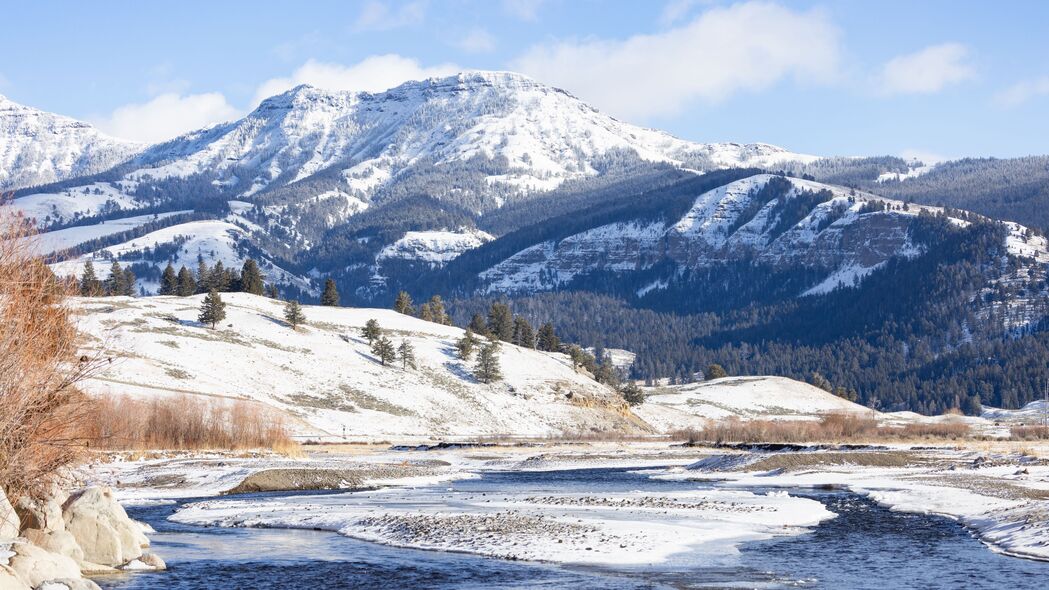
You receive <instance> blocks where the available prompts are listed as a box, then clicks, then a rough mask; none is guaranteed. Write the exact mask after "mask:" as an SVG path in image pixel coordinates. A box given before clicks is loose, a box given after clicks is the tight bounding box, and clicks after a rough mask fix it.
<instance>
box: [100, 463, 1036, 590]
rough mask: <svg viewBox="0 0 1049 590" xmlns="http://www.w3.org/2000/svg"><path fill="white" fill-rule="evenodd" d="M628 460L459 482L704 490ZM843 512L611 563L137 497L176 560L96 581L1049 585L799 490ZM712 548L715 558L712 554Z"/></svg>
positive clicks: (846, 497) (115, 584)
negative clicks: (211, 512)
mask: <svg viewBox="0 0 1049 590" xmlns="http://www.w3.org/2000/svg"><path fill="white" fill-rule="evenodd" d="M697 485H698V484H696V483H690V482H661V481H655V480H650V479H648V478H647V477H645V476H643V475H639V474H636V473H632V472H630V471H628V470H623V469H597V470H570V471H547V472H503V473H488V474H485V475H484V476H483V477H482V478H480V479H474V480H462V481H459V482H455V483H454V484H452V486H453V487H455V488H456V489H457V490H460V491H464V492H478V491H488V492H498V491H499V490H513V491H515V492H522V491H528V492H535V493H557V492H561V493H566V492H585V493H599V492H602V491H604V492H614V491H629V490H639V489H644V490H651V491H670V490H679V489H695V488H696V487H697ZM793 493H802V494H805V495H810V496H811V497H813V498H816V499H819V500H820V501H822V502H824V503H825V504H827V506H828V508H829V509H830V510H831V511H833V512H835V513H837V514H838V518H835V519H833V520H830V521H827V522H825V523H824V524H823V525H821V526H820V527H818V528H816V529H815V530H814V531H813V532H812V533H809V534H805V535H801V536H795V537H783V538H779V539H774V540H771V541H761V542H756V543H749V544H746V545H744V546H743V547H742V548H741V551H740V553H739V554H738V555H729V556H723V557H717V558H710V557H707V556H705V557H704V560H703V562H702V563H689V562H688V561H687V560H682V561H680V562H679V561H678V560H675V562H674V565H671V566H665V567H661V568H656V569H647V570H645V569H630V570H612V569H595V568H578V567H558V566H553V565H543V564H530V563H524V562H513V561H503V560H497V559H487V558H483V557H476V556H469V555H461V554H454V553H440V552H432V551H419V550H413V549H398V548H392V547H385V546H381V545H375V544H372V543H366V542H363V541H357V540H354V539H350V538H347V537H343V536H340V535H335V534H332V533H326V532H315V531H291V530H274V529H220V528H202V527H195V526H187V525H179V524H175V523H170V522H168V521H167V520H165V519H166V517H167V515H169V514H170V513H171V512H172V511H173V510H174V509H175V507H174V506H154V507H148V508H132V509H129V513H130V514H131V515H132V517H134V518H138V519H140V520H144V521H146V522H149V523H150V524H151V525H153V527H154V528H156V529H157V531H158V534H156V535H152V540H153V545H154V549H155V550H156V552H157V553H158V554H159V555H161V556H162V557H164V558H165V559H166V560H167V562H168V564H169V566H170V568H171V569H170V570H169V571H167V572H162V573H156V574H148V573H144V574H136V575H128V576H119V577H112V578H107V579H100V580H98V581H99V583H100V585H101V586H102V587H103V588H105V589H107V590H111V589H112V590H116V589H120V590H138V589H145V588H150V589H166V588H171V589H179V590H203V589H217V588H231V589H249V588H250V589H255V590H276V589H312V588H317V589H321V588H324V589H333V590H341V589H351V588H353V589H356V588H389V589H399V588H440V589H450V588H456V589H488V588H506V589H516V588H569V589H572V590H582V589H589V588H594V589H617V590H620V589H641V588H681V589H686V588H755V587H762V588H766V587H767V588H797V587H801V588H829V589H837V588H857V589H876V590H889V589H895V588H975V589H994V590H1005V589H1011V588H1045V587H1047V583H1049V563H1043V562H1035V561H1028V560H1022V559H1016V558H1012V557H1006V556H1003V555H999V554H997V553H994V552H992V551H990V550H989V549H987V548H986V547H985V546H984V545H982V544H981V543H980V542H979V541H977V540H976V539H974V538H972V537H971V536H970V535H969V534H968V533H967V532H966V531H965V529H963V528H962V527H960V526H959V525H958V524H956V523H954V522H952V521H950V520H947V519H944V518H939V517H932V516H925V515H914V514H903V513H896V512H891V511H889V510H886V509H884V508H881V507H879V506H877V505H876V504H874V503H873V502H871V501H869V500H867V499H865V498H860V497H857V496H854V495H851V494H845V493H822V492H793ZM711 559H713V560H714V561H711Z"/></svg>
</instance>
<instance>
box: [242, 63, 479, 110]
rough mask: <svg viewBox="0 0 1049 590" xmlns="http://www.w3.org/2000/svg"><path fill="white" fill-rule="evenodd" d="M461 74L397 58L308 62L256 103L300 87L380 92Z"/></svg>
mask: <svg viewBox="0 0 1049 590" xmlns="http://www.w3.org/2000/svg"><path fill="white" fill-rule="evenodd" d="M458 71H460V68H459V67H458V66H456V65H455V64H449V63H445V64H438V65H436V66H431V67H426V66H423V65H421V64H420V63H419V62H418V60H415V59H412V58H408V57H403V56H400V55H397V54H392V53H391V54H385V55H373V56H370V57H367V58H365V59H363V60H361V61H359V62H357V63H355V64H352V65H348V66H347V65H342V64H337V63H328V62H320V61H316V60H312V59H311V60H309V61H307V62H306V63H304V64H303V65H302V66H300V67H299V68H298V69H297V70H295V71H294V72H292V74H291V76H289V77H286V78H273V79H270V80H267V81H265V82H263V83H262V85H260V86H259V88H258V90H257V91H256V92H255V102H254V103H253V104H258V103H259V102H261V101H262V100H263V99H265V98H268V97H270V96H273V95H274V94H279V93H281V92H284V91H286V90H288V89H290V88H294V87H295V86H298V85H300V84H309V85H311V86H316V87H318V88H324V89H326V90H353V91H357V92H381V91H383V90H387V89H389V88H393V87H394V86H397V85H399V84H401V83H403V82H406V81H408V80H421V79H424V78H432V77H436V76H448V75H451V74H454V73H456V72H458Z"/></svg>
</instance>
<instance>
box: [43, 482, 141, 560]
mask: <svg viewBox="0 0 1049 590" xmlns="http://www.w3.org/2000/svg"><path fill="white" fill-rule="evenodd" d="M62 517H63V519H64V520H65V525H66V530H67V531H68V532H69V533H70V534H71V535H72V536H73V538H75V539H76V541H77V543H78V544H79V545H80V547H81V548H82V549H83V552H84V559H85V560H86V561H88V562H91V563H97V564H101V565H105V566H111V567H117V566H122V565H124V564H127V563H129V562H131V561H132V560H135V559H138V558H140V557H142V554H143V549H144V548H146V547H149V539H147V538H146V535H145V534H143V533H142V528H141V527H140V526H139V525H138V524H137V523H136V522H135V521H133V520H131V519H130V518H129V517H128V515H127V513H126V512H125V511H124V508H123V507H122V506H121V505H120V504H119V503H117V501H116V500H115V499H114V498H113V493H112V491H110V490H109V488H100V487H91V488H87V489H85V490H82V491H80V492H78V493H76V494H74V495H73V496H71V497H70V498H69V500H67V501H66V503H65V506H63V510H62ZM79 573H80V571H79V569H78V570H77V574H79Z"/></svg>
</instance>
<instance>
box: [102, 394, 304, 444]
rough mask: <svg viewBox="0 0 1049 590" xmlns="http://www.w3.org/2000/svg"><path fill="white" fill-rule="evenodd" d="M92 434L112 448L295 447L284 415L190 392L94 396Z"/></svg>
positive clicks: (252, 405) (251, 404) (237, 401)
mask: <svg viewBox="0 0 1049 590" xmlns="http://www.w3.org/2000/svg"><path fill="white" fill-rule="evenodd" d="M85 428H86V430H87V432H86V434H87V435H88V436H90V438H91V440H92V441H93V443H92V444H93V445H94V446H96V447H98V448H106V449H230V450H233V449H260V448H269V449H274V450H276V451H279V452H283V453H292V452H294V450H295V449H297V447H298V445H297V444H296V443H295V442H294V441H292V440H291V438H290V437H289V436H288V431H287V428H286V427H285V425H284V421H283V419H282V418H281V416H280V415H278V414H277V413H276V412H275V411H273V410H270V409H268V408H265V407H264V406H261V405H259V404H256V403H251V402H247V401H241V400H236V401H232V402H226V401H222V400H203V399H200V398H195V397H193V396H189V395H185V394H183V395H177V396H172V397H163V398H154V399H151V400H141V399H132V398H129V397H125V396H103V397H99V398H97V399H96V400H95V401H94V404H93V407H92V411H91V413H90V416H89V419H88V420H86V421H85Z"/></svg>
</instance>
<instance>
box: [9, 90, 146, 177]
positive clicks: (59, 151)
mask: <svg viewBox="0 0 1049 590" xmlns="http://www.w3.org/2000/svg"><path fill="white" fill-rule="evenodd" d="M143 147H144V146H142V145H140V144H136V143H133V142H128V141H124V140H120V139H115V138H112V137H109V136H107V135H105V134H103V133H102V132H101V131H99V130H98V129H95V128H94V127H92V126H91V125H88V124H87V123H83V122H81V121H77V120H74V119H70V118H69V117H63V116H61V115H55V114H52V113H48V112H45V111H40V110H37V109H34V108H30V107H27V106H24V105H21V104H18V103H16V102H14V101H12V100H10V99H8V98H6V97H4V96H0V190H12V189H17V188H23V187H29V186H36V185H40V184H45V183H50V182H57V181H60V180H65V179H67V178H73V177H77V176H84V175H87V174H95V173H97V172H102V171H104V170H108V169H109V168H112V167H113V166H115V165H117V164H119V163H120V162H123V161H124V160H127V159H128V158H130V157H131V156H133V155H134V154H135V153H137V152H139V151H141V150H142V148H143Z"/></svg>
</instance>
